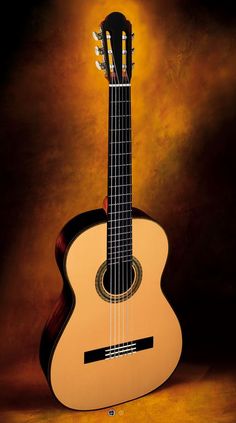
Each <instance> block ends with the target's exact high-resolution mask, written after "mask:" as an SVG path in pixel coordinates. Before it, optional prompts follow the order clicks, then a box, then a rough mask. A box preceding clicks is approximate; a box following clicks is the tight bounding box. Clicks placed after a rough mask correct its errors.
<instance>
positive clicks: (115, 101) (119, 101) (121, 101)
mask: <svg viewBox="0 0 236 423" xmlns="http://www.w3.org/2000/svg"><path fill="white" fill-rule="evenodd" d="M111 103H115V104H116V103H131V101H130V100H111Z"/></svg>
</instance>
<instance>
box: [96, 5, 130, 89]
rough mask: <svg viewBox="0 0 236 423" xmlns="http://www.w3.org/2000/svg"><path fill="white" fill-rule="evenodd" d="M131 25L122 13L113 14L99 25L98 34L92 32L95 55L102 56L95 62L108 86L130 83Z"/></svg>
mask: <svg viewBox="0 0 236 423" xmlns="http://www.w3.org/2000/svg"><path fill="white" fill-rule="evenodd" d="M133 36H134V34H132V25H131V23H130V22H129V21H128V20H127V19H126V18H125V16H124V15H123V14H122V13H119V12H113V13H111V14H110V15H108V16H107V17H106V19H105V20H104V21H103V22H102V23H101V27H100V30H99V32H93V37H94V39H95V40H96V41H99V42H101V45H100V46H96V47H95V53H96V55H98V56H100V55H101V56H102V58H103V60H102V62H99V61H96V62H95V63H96V66H97V68H98V69H99V70H103V71H104V72H105V76H106V78H107V79H108V81H109V83H110V84H123V83H130V80H131V76H132V66H133V65H134V63H132V54H133V51H134V49H133V48H132V38H133Z"/></svg>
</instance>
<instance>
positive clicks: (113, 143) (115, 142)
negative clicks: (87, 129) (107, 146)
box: [111, 140, 131, 146]
mask: <svg viewBox="0 0 236 423" xmlns="http://www.w3.org/2000/svg"><path fill="white" fill-rule="evenodd" d="M128 143H131V141H130V140H126V141H116V140H113V141H112V142H111V146H113V145H116V144H127V145H129V144H128Z"/></svg>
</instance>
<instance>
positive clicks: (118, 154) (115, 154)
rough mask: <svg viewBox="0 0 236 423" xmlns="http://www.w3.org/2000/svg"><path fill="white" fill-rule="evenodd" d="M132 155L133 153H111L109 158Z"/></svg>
mask: <svg viewBox="0 0 236 423" xmlns="http://www.w3.org/2000/svg"><path fill="white" fill-rule="evenodd" d="M130 154H132V153H130V152H127V153H110V154H109V156H110V157H116V156H128V155H130Z"/></svg>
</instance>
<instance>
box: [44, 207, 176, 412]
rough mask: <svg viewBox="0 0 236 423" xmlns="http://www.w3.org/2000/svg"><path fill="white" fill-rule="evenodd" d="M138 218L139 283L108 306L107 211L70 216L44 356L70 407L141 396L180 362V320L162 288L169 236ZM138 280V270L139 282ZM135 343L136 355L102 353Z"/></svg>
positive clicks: (59, 252) (137, 214)
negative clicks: (104, 289)
mask: <svg viewBox="0 0 236 423" xmlns="http://www.w3.org/2000/svg"><path fill="white" fill-rule="evenodd" d="M132 217H133V219H132V224H133V257H134V258H135V259H136V261H137V263H139V265H140V273H139V283H138V286H137V287H136V288H135V289H134V292H133V293H132V292H131V295H130V296H129V297H128V296H127V297H126V298H123V300H122V301H119V302H113V303H111V302H110V301H107V300H106V299H104V298H103V297H102V293H101V292H100V291H99V289H98V279H99V269H100V268H101V266H102V264H103V263H104V262H106V240H107V216H106V213H105V212H104V211H103V210H101V209H99V210H94V211H91V212H87V213H83V214H82V215H80V216H77V217H75V218H74V219H72V220H71V221H70V222H69V223H68V224H67V225H66V226H65V228H64V229H63V231H62V232H61V235H60V236H59V238H58V241H57V246H56V256H57V262H58V265H59V268H60V271H61V273H62V276H63V281H64V288H63V291H62V295H61V297H60V300H59V303H58V305H57V307H56V310H55V311H54V313H53V315H52V317H51V318H50V319H49V321H48V323H47V325H46V327H45V330H44V333H43V336H42V340H41V348H40V358H41V364H42V367H43V369H44V372H45V375H46V377H47V379H48V382H49V384H50V386H51V389H52V391H53V393H54V395H55V396H56V398H57V399H58V400H59V401H60V402H61V403H62V404H64V405H65V406H67V407H69V408H72V409H77V410H92V409H98V408H103V407H108V406H110V405H114V404H117V403H121V402H124V401H129V400H131V399H134V398H138V397H140V396H142V395H144V394H146V393H148V392H150V391H152V390H154V389H155V388H157V387H158V386H160V385H161V384H162V383H163V382H164V381H165V380H166V379H167V378H168V377H169V376H170V375H171V373H172V372H173V370H174V369H175V367H176V365H177V363H178V361H179V357H180V354H181V348H182V337H181V330H180V326H179V322H178V320H177V318H176V316H175V314H174V312H173V310H172V308H171V307H170V305H169V303H168V302H167V300H166V298H165V297H164V295H163V293H162V291H161V286H160V280H161V274H162V271H163V268H164V265H165V262H166V258H167V252H168V242H167V237H166V235H165V232H164V231H163V229H162V228H161V227H160V226H159V225H158V224H157V223H156V222H155V221H153V220H152V219H151V218H149V217H148V216H147V215H146V214H145V213H143V212H141V211H140V210H138V209H133V216H132ZM137 277H138V276H137V274H136V275H135V272H134V282H133V283H134V284H135V278H137ZM101 279H102V277H101ZM111 336H112V337H111ZM146 339H149V341H147V342H146V341H145V340H146ZM132 340H140V343H138V342H139V341H138V342H137V352H136V353H135V354H133V353H131V354H122V353H121V354H120V356H118V355H117V356H115V357H113V359H105V355H104V356H102V354H103V349H104V350H105V349H106V350H109V346H110V345H113V347H114V346H115V345H125V346H127V345H129V343H131V342H132ZM150 340H151V341H150ZM111 341H112V342H111ZM145 342H146V344H145ZM148 342H149V346H148ZM150 342H151V344H150ZM144 344H145V345H146V347H144V348H143V347H142V345H144ZM138 346H139V347H138ZM147 346H148V347H147ZM119 348H120V351H123V350H122V349H121V348H122V347H119ZM113 351H114V350H113ZM86 354H88V357H90V358H89V359H88V358H87V359H86ZM99 354H100V357H99ZM104 354H105V353H104ZM86 360H87V361H86Z"/></svg>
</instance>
